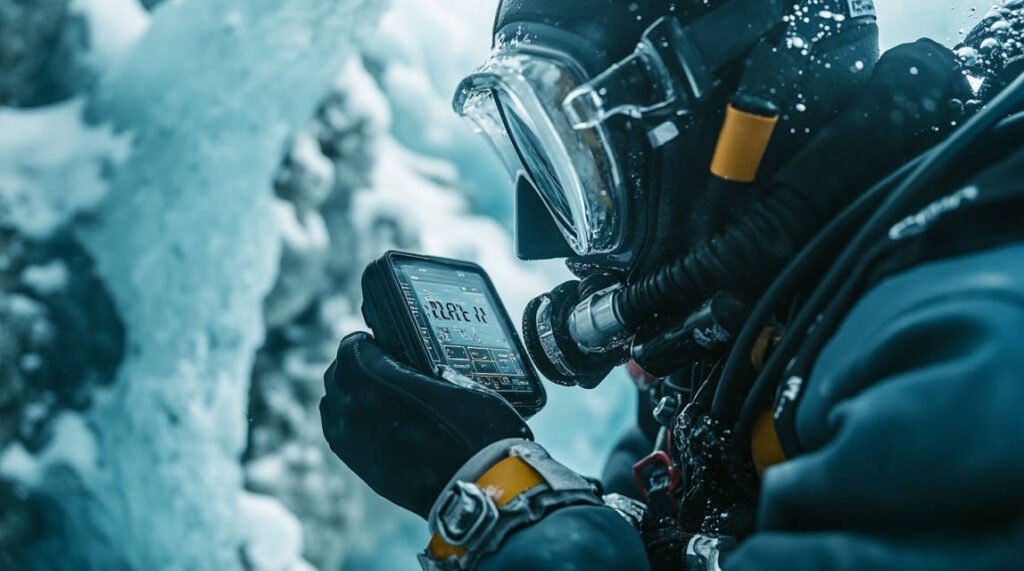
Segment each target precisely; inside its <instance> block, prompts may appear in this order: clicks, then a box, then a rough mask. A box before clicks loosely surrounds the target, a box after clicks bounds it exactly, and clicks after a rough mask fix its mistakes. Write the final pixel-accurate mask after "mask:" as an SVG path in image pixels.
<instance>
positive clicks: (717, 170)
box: [711, 105, 779, 182]
mask: <svg viewBox="0 0 1024 571" xmlns="http://www.w3.org/2000/svg"><path fill="white" fill-rule="evenodd" d="M778 122H779V117H778V116H777V115H776V116H774V117H765V116H763V115H755V114H753V113H747V112H746V111H740V110H739V109H737V108H735V107H733V106H732V105H729V106H728V107H727V108H726V110H725V124H724V125H723V126H722V133H721V134H720V135H719V136H718V146H717V147H716V148H715V157H714V158H713V159H712V160H711V173H712V174H714V175H715V176H717V177H719V178H723V179H725V180H731V181H736V182H754V179H756V178H757V170H758V169H759V168H760V167H761V161H762V160H763V159H764V153H765V151H766V150H768V142H769V141H770V140H771V138H772V133H773V132H774V131H775V125H777V124H778Z"/></svg>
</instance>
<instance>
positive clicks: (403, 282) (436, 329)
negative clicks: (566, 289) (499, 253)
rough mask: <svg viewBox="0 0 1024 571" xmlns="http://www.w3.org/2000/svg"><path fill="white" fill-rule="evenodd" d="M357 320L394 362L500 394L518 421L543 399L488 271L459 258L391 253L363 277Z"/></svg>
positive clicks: (544, 395) (541, 391)
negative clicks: (360, 319) (454, 375)
mask: <svg viewBox="0 0 1024 571" xmlns="http://www.w3.org/2000/svg"><path fill="white" fill-rule="evenodd" d="M362 289H363V307H362V311H363V318H364V319H365V320H366V324H367V325H368V326H369V327H370V329H371V330H373V334H374V337H375V339H376V340H377V342H378V343H379V344H380V345H381V347H383V348H384V349H385V350H387V351H389V352H390V353H391V354H392V355H394V356H395V357H396V358H397V359H398V360H399V361H401V362H403V363H405V364H407V365H409V366H411V367H413V368H414V369H417V370H419V371H421V372H423V373H426V374H429V375H432V376H435V377H439V378H444V377H445V375H443V374H442V373H443V371H444V368H447V369H448V370H449V371H453V372H455V373H458V374H459V375H460V376H461V377H463V378H465V379H469V380H470V381H472V382H473V383H474V384H475V385H476V386H478V387H482V388H484V389H489V390H490V391H493V392H495V393H497V394H498V395H500V396H501V397H502V398H504V399H505V400H506V401H508V403H509V404H511V405H512V406H513V407H514V408H515V409H516V411H518V412H519V414H521V415H522V416H523V417H524V418H528V417H530V416H532V415H534V414H536V413H537V412H538V411H539V410H540V409H541V408H542V407H543V406H544V404H545V402H546V401H547V395H546V393H545V391H544V387H543V385H542V384H541V383H540V380H539V378H538V377H537V374H536V372H534V369H533V364H532V363H531V362H530V360H529V359H528V358H527V356H526V351H525V350H524V348H523V344H522V341H521V340H520V339H519V335H518V334H517V333H516V330H515V328H514V327H513V326H512V320H511V319H509V316H508V312H507V311H506V310H505V307H504V305H503V304H502V302H501V299H500V298H499V297H498V294H497V292H496V291H495V289H494V284H493V283H491V280H490V278H489V277H488V276H487V273H486V272H484V270H483V268H481V267H480V266H478V265H476V264H473V263H470V262H464V261H460V260H451V259H446V258H437V257H431V256H423V255H419V254H410V253H405V252H397V251H390V252H387V253H386V254H384V256H382V257H381V258H379V259H378V260H376V261H374V262H373V263H371V264H370V265H369V266H368V267H367V268H366V271H365V272H363V279H362Z"/></svg>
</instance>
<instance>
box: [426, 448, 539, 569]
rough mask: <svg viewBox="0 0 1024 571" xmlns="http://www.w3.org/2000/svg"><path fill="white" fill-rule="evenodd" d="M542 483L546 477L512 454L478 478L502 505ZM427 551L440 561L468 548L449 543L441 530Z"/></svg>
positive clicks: (462, 552) (459, 555)
mask: <svg viewBox="0 0 1024 571" xmlns="http://www.w3.org/2000/svg"><path fill="white" fill-rule="evenodd" d="M543 483H544V478H542V477H541V475H540V473H539V472H537V470H534V469H533V467H532V466H530V465H529V464H527V463H526V462H524V461H523V460H522V459H521V458H518V457H516V456H509V457H508V458H505V459H504V460H502V461H501V462H498V463H497V464H495V465H494V466H491V468H490V469H489V470H487V471H486V472H484V475H483V476H480V478H479V479H478V480H477V481H476V485H477V487H478V488H480V489H481V490H483V491H484V492H485V493H486V494H487V495H488V496H490V497H491V499H492V500H494V505H496V506H498V507H499V508H501V507H502V506H504V505H506V504H508V503H509V502H511V501H512V500H513V499H515V498H516V496H518V495H519V494H522V493H523V492H525V491H526V490H529V489H530V488H533V487H535V486H538V485H540V484H543ZM427 552H429V553H430V556H431V557H433V558H434V559H436V560H438V561H447V560H448V559H451V558H452V557H462V556H463V555H465V554H466V550H465V549H463V548H461V547H455V546H452V545H449V544H448V543H447V542H446V541H445V540H444V539H442V538H441V534H439V533H435V534H434V537H432V538H430V544H429V545H428V546H427Z"/></svg>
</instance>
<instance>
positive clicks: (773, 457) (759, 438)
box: [750, 411, 786, 477]
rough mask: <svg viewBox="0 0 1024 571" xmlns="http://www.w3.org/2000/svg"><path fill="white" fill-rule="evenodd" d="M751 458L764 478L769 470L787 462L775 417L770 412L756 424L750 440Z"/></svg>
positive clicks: (762, 416)
mask: <svg viewBox="0 0 1024 571" xmlns="http://www.w3.org/2000/svg"><path fill="white" fill-rule="evenodd" d="M750 456H751V457H752V458H753V460H754V467H755V468H757V475H758V476H760V477H764V472H765V470H767V469H768V468H771V467H772V466H774V465H776V464H781V463H783V462H785V461H786V455H785V454H784V453H783V452H782V444H780V443H779V436H778V434H776V432H775V417H773V416H772V413H771V412H770V411H765V412H764V413H763V414H762V415H761V416H760V417H759V418H758V419H757V422H756V423H754V432H753V434H752V435H751V439H750Z"/></svg>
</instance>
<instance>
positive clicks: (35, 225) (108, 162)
mask: <svg viewBox="0 0 1024 571" xmlns="http://www.w3.org/2000/svg"><path fill="white" fill-rule="evenodd" d="M84 105H85V103H84V101H82V100H81V99H74V100H71V101H68V102H64V103H58V104H55V105H52V106H49V107H43V108H39V109H32V110H11V109H4V108H2V107H0V224H3V225H11V226H13V227H14V228H16V229H18V230H19V231H21V232H22V233H24V234H26V235H28V236H31V237H34V238H40V237H44V236H47V235H49V234H51V233H52V232H53V231H54V230H55V229H56V228H57V227H58V226H60V225H61V224H64V223H65V222H67V220H68V219H69V218H71V217H73V216H74V215H75V214H77V213H79V212H81V211H83V210H87V209H90V208H92V207H95V206H96V205H97V204H98V203H99V201H100V200H101V199H102V198H103V196H104V194H105V193H106V189H107V183H106V181H105V180H104V172H106V171H107V170H109V169H111V168H114V167H116V166H117V165H118V164H120V163H121V162H123V161H124V160H125V158H126V157H127V155H128V152H129V149H130V146H131V138H130V136H128V135H127V134H116V133H114V131H113V129H111V128H110V127H109V126H106V125H98V126H89V125H86V124H85V122H84V121H83V117H82V115H83V108H84Z"/></svg>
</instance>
